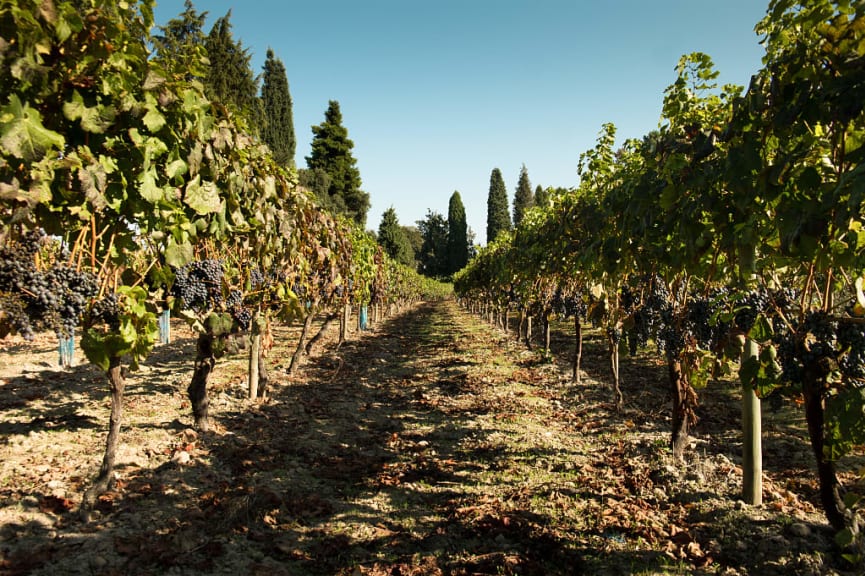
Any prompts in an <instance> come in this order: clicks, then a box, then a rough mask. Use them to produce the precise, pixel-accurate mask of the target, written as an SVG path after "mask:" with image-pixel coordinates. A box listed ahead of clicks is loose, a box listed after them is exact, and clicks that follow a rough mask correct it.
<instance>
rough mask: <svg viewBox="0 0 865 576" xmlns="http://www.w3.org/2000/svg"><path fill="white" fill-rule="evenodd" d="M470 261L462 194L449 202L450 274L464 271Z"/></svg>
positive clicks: (455, 193) (458, 194)
mask: <svg viewBox="0 0 865 576" xmlns="http://www.w3.org/2000/svg"><path fill="white" fill-rule="evenodd" d="M468 261H469V240H468V223H467V222H466V209H465V207H464V206H463V201H462V198H461V197H460V193H459V192H457V191H454V193H453V194H452V195H451V199H450V202H448V274H453V273H454V272H458V271H459V270H462V269H463V268H464V267H465V265H466V264H467V263H468Z"/></svg>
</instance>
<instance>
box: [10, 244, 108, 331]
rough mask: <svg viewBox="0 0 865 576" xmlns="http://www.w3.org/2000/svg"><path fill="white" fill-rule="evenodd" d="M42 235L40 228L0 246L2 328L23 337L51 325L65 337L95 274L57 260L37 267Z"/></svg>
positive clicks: (90, 290)
mask: <svg viewBox="0 0 865 576" xmlns="http://www.w3.org/2000/svg"><path fill="white" fill-rule="evenodd" d="M45 238H46V236H45V233H44V232H43V231H41V230H33V231H30V232H27V233H26V234H23V235H22V236H21V237H20V238H19V239H17V240H10V241H8V242H7V244H6V245H5V246H3V247H2V248H0V294H2V299H0V302H2V311H3V312H4V323H5V324H6V326H5V329H7V330H8V329H13V330H15V331H17V332H18V333H20V334H21V335H22V336H23V337H24V338H25V339H32V338H33V335H34V332H35V331H36V330H44V329H53V330H54V331H55V333H56V334H57V335H58V336H63V337H67V336H69V335H71V334H72V332H73V330H74V329H75V327H76V326H77V325H78V320H79V318H80V317H81V313H82V312H83V311H84V308H85V307H86V305H87V303H88V302H89V300H90V299H91V298H92V297H93V296H94V295H95V294H96V292H97V290H98V287H97V282H96V278H95V276H93V275H92V274H90V273H89V272H86V271H79V270H75V269H74V268H71V267H69V266H66V265H65V264H62V263H59V262H58V261H57V260H56V259H55V260H54V261H53V262H52V263H51V266H50V267H47V268H37V265H36V261H37V259H36V256H37V254H38V253H39V251H40V249H41V247H42V244H43V241H44V239H45Z"/></svg>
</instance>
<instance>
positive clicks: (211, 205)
mask: <svg viewBox="0 0 865 576" xmlns="http://www.w3.org/2000/svg"><path fill="white" fill-rule="evenodd" d="M183 200H184V202H186V204H187V206H189V207H190V208H192V209H193V210H195V212H197V213H198V214H201V215H204V214H212V213H214V212H218V211H219V208H220V205H221V201H220V199H219V190H218V189H217V188H216V185H215V184H214V183H213V182H210V181H205V182H201V179H200V178H199V177H198V176H196V177H195V178H193V179H192V180H191V181H190V182H189V183H188V184H187V185H186V194H185V195H184V198H183Z"/></svg>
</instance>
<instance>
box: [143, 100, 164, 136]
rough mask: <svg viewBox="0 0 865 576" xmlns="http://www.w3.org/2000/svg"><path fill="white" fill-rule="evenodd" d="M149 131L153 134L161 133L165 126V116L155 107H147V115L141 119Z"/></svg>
mask: <svg viewBox="0 0 865 576" xmlns="http://www.w3.org/2000/svg"><path fill="white" fill-rule="evenodd" d="M141 121H142V122H144V125H145V126H147V129H148V130H150V131H151V132H159V131H160V130H161V129H162V127H163V126H165V116H163V115H162V112H160V111H159V109H158V108H157V107H156V106H155V105H154V106H148V107H147V114H145V115H144V118H142V119H141Z"/></svg>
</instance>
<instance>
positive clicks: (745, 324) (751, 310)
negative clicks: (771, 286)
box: [733, 289, 771, 333]
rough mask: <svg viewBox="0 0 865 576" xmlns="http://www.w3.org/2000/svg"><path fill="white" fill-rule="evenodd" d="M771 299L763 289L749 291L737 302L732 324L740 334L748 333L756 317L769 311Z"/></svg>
mask: <svg viewBox="0 0 865 576" xmlns="http://www.w3.org/2000/svg"><path fill="white" fill-rule="evenodd" d="M770 304H771V299H770V297H769V293H768V292H766V290H764V289H760V290H751V291H750V292H747V293H746V294H745V296H744V297H743V298H742V299H741V300H740V301H739V302H738V305H737V308H738V309H737V310H736V314H735V316H734V317H733V324H734V325H735V326H736V328H738V329H739V330H741V331H742V332H746V333H747V332H750V331H751V328H753V327H754V323H755V322H756V321H757V317H758V316H759V315H760V314H763V313H765V312H767V311H768V310H770Z"/></svg>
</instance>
